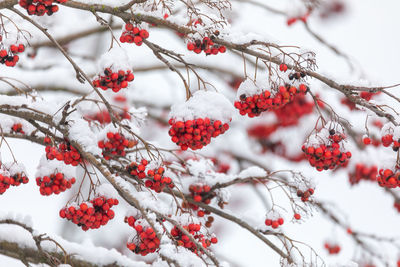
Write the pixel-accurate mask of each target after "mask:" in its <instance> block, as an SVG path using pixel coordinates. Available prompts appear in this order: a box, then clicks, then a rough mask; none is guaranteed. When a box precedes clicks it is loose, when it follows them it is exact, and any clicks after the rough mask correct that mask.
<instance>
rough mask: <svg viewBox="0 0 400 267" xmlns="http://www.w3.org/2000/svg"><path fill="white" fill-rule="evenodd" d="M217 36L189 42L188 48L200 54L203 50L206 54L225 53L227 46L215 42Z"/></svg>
mask: <svg viewBox="0 0 400 267" xmlns="http://www.w3.org/2000/svg"><path fill="white" fill-rule="evenodd" d="M214 39H215V37H214V36H211V38H209V37H204V38H203V40H199V39H197V40H195V41H194V42H188V44H187V49H188V50H189V51H193V52H195V53H196V54H200V53H201V51H204V53H206V55H207V56H208V55H217V54H218V53H225V51H226V47H225V46H223V45H217V44H214V41H213V40H214Z"/></svg>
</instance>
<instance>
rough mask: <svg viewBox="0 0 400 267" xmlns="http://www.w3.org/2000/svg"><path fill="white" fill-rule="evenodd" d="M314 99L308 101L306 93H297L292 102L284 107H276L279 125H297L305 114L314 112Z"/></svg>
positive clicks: (275, 111)
mask: <svg viewBox="0 0 400 267" xmlns="http://www.w3.org/2000/svg"><path fill="white" fill-rule="evenodd" d="M313 108H314V102H313V101H307V99H306V96H305V95H304V94H296V95H295V96H294V98H293V100H292V101H291V102H289V103H288V104H287V105H285V106H283V107H282V108H278V109H274V110H273V112H274V113H275V115H276V117H277V121H278V123H277V124H278V126H280V127H286V126H291V125H296V124H298V122H299V119H300V118H302V117H303V116H304V115H307V114H310V113H312V111H313Z"/></svg>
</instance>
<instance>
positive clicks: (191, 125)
mask: <svg viewBox="0 0 400 267" xmlns="http://www.w3.org/2000/svg"><path fill="white" fill-rule="evenodd" d="M168 123H169V125H171V128H170V129H169V132H168V133H169V135H170V136H171V140H172V142H174V143H176V144H177V145H178V146H180V147H181V149H182V150H187V149H188V148H191V149H192V150H196V149H201V148H203V147H204V146H206V145H208V144H209V143H210V142H211V138H212V137H214V138H215V137H217V136H218V135H220V134H223V133H225V132H226V131H227V130H228V129H229V124H228V123H223V122H221V121H220V120H215V121H214V120H211V119H210V118H205V119H202V118H198V119H194V120H187V121H175V120H174V119H170V120H169V121H168Z"/></svg>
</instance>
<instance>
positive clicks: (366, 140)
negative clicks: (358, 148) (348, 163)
mask: <svg viewBox="0 0 400 267" xmlns="http://www.w3.org/2000/svg"><path fill="white" fill-rule="evenodd" d="M363 143H364V145H369V144H371V138H369V137H364V138H363Z"/></svg>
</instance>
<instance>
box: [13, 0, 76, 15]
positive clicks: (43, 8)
mask: <svg viewBox="0 0 400 267" xmlns="http://www.w3.org/2000/svg"><path fill="white" fill-rule="evenodd" d="M67 1H68V0H19V5H20V6H21V7H23V8H25V9H26V10H27V11H28V14H29V15H36V16H43V15H44V14H47V15H49V16H51V15H52V14H53V13H55V12H57V11H58V6H57V5H54V3H59V4H62V3H65V2H67Z"/></svg>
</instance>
